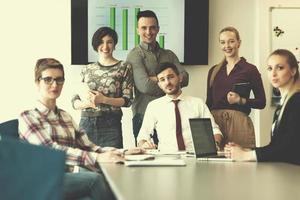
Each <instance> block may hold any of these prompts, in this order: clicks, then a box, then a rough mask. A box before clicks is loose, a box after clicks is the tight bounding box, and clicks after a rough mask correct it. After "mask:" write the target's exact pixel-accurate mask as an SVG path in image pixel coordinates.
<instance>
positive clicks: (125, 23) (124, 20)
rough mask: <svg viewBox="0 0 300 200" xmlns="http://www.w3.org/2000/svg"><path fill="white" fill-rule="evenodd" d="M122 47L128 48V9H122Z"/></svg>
mask: <svg viewBox="0 0 300 200" xmlns="http://www.w3.org/2000/svg"><path fill="white" fill-rule="evenodd" d="M122 32H123V33H122V48H123V50H128V9H124V10H123V11H122Z"/></svg>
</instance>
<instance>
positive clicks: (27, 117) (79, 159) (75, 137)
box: [19, 102, 101, 168]
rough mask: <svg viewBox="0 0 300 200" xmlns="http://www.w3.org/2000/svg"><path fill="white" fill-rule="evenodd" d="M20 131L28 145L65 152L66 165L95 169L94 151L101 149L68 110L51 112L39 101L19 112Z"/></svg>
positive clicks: (57, 109)
mask: <svg viewBox="0 0 300 200" xmlns="http://www.w3.org/2000/svg"><path fill="white" fill-rule="evenodd" d="M19 134H20V138H21V139H23V140H26V141H28V142H29V143H31V144H36V145H44V146H49V147H51V148H54V149H58V150H62V151H65V152H66V155H67V157H66V164H67V165H80V166H85V167H91V168H94V167H95V166H96V165H95V163H96V158H97V155H98V153H96V152H101V148H100V147H99V146H96V145H95V144H93V143H92V142H91V141H89V139H88V137H87V135H86V133H85V132H84V131H83V130H80V129H79V128H78V126H77V125H76V123H75V122H74V120H73V119H72V117H71V116H70V115H69V114H68V113H67V112H65V111H64V110H61V109H59V108H56V111H55V112H54V111H53V110H50V109H48V108H47V107H46V106H45V105H43V104H42V103H40V102H38V104H37V105H36V107H35V108H34V109H32V110H26V111H24V112H22V113H21V114H20V117H19Z"/></svg>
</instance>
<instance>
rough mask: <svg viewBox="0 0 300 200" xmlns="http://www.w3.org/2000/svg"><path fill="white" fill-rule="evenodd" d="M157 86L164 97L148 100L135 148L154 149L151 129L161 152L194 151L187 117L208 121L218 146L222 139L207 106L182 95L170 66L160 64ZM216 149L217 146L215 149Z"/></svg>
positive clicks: (174, 69)
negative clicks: (156, 137) (206, 119)
mask: <svg viewBox="0 0 300 200" xmlns="http://www.w3.org/2000/svg"><path fill="white" fill-rule="evenodd" d="M155 74H156V76H157V79H158V86H159V87H160V88H161V89H162V90H163V91H164V92H165V94H166V95H165V96H163V97H160V98H158V99H155V100H153V101H151V102H150V103H149V104H148V106H147V109H146V112H145V117H144V121H143V124H142V127H141V130H140V132H139V136H138V146H140V147H143V148H156V145H155V144H154V143H153V142H152V141H151V136H152V134H153V131H154V129H155V130H156V131H157V136H158V140H159V143H158V149H159V150H161V151H168V152H174V151H178V150H179V151H188V152H190V151H193V141H192V136H191V129H190V125H189V119H190V118H210V119H211V121H212V126H213V132H214V138H215V141H216V145H217V147H218V146H219V144H221V140H222V138H223V136H222V133H221V131H220V130H219V127H218V125H217V124H216V123H215V120H214V119H213V117H212V115H211V113H210V111H209V109H208V107H207V106H206V104H205V103H204V101H203V100H202V99H200V98H196V97H192V96H186V95H184V94H182V90H181V87H180V82H181V81H182V77H181V75H180V73H179V72H178V69H177V68H176V66H175V65H174V64H173V63H162V64H161V65H160V66H159V67H158V68H157V69H156V70H155ZM218 148H219V147H218Z"/></svg>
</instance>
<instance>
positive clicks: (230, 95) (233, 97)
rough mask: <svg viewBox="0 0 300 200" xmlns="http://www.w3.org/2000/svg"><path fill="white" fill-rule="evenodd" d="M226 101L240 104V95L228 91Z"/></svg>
mask: <svg viewBox="0 0 300 200" xmlns="http://www.w3.org/2000/svg"><path fill="white" fill-rule="evenodd" d="M227 101H228V103H229V104H240V103H241V102H242V97H240V95H239V94H238V93H235V92H231V91H230V92H228V93H227Z"/></svg>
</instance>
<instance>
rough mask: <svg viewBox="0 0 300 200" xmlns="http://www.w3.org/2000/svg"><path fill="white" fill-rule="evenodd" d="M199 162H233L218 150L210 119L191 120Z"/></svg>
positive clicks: (194, 145) (195, 150)
mask: <svg viewBox="0 0 300 200" xmlns="http://www.w3.org/2000/svg"><path fill="white" fill-rule="evenodd" d="M189 123H190V127H191V133H192V140H193V147H194V152H195V153H194V155H195V157H196V158H197V160H207V161H209V160H211V161H232V159H230V158H226V157H225V156H224V153H222V152H219V153H218V150H217V147H216V144H215V138H214V134H213V129H212V124H211V120H210V118H193V119H189Z"/></svg>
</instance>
